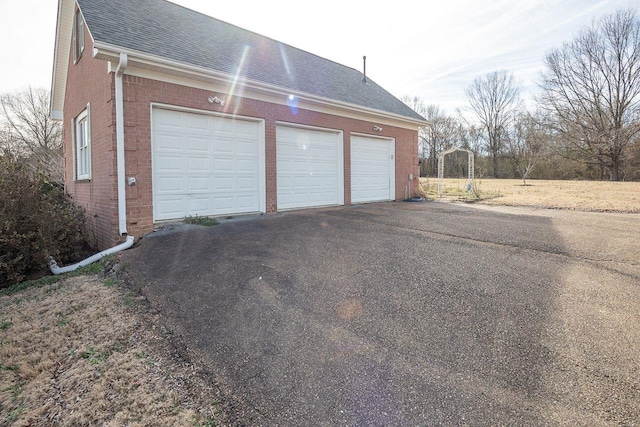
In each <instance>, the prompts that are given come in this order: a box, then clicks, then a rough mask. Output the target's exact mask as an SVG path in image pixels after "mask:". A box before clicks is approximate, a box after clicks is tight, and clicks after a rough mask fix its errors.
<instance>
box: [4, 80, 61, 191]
mask: <svg viewBox="0 0 640 427" xmlns="http://www.w3.org/2000/svg"><path fill="white" fill-rule="evenodd" d="M0 149H1V151H3V152H8V153H11V154H12V155H14V156H16V157H19V158H22V159H23V160H25V161H26V162H27V163H28V164H29V165H30V166H31V167H33V168H34V169H35V170H37V171H39V172H43V173H44V174H45V175H46V176H47V178H48V179H50V180H51V181H54V182H58V183H62V181H63V169H62V125H61V123H60V122H58V121H54V120H52V119H51V118H50V117H49V92H48V91H47V90H45V89H33V88H31V87H29V88H27V89H26V90H24V91H21V92H17V93H13V94H4V95H2V96H0Z"/></svg>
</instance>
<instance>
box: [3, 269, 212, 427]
mask: <svg viewBox="0 0 640 427" xmlns="http://www.w3.org/2000/svg"><path fill="white" fill-rule="evenodd" d="M3 293H4V294H3V295H0V425H12V426H36V425H37V426H45V425H47V426H48V425H63V426H70V425H107V426H120V425H130V426H173V425H188V426H204V425H206V426H210V425H217V424H218V423H219V421H220V419H221V418H222V415H221V413H220V409H221V408H220V407H219V403H218V400H217V398H216V396H217V393H216V390H214V389H213V387H212V386H211V385H210V384H207V382H206V381H204V380H203V379H202V378H204V376H203V375H199V374H198V371H197V369H196V368H195V367H194V366H192V365H190V364H187V363H186V362H184V361H182V362H178V361H177V359H176V358H175V357H172V356H171V354H172V350H171V348H170V345H169V344H168V343H169V342H170V340H168V339H167V336H166V334H165V333H163V332H162V330H161V326H160V325H161V324H162V322H161V321H158V319H157V318H156V319H152V318H149V316H150V315H149V314H144V310H142V313H141V310H140V309H139V308H140V307H136V305H137V304H138V302H137V301H136V299H135V297H134V296H133V295H132V294H131V293H130V292H127V291H124V290H122V289H119V288H118V287H117V286H116V284H115V280H113V279H102V280H101V279H99V278H98V277H97V276H95V275H93V276H86V275H85V276H78V277H71V278H67V279H64V280H62V281H59V282H57V283H54V284H49V285H46V286H42V287H39V286H31V287H29V288H27V289H24V290H21V291H19V292H15V293H13V292H6V291H5V292H3ZM204 398H206V400H202V399H204Z"/></svg>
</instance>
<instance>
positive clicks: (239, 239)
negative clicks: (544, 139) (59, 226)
mask: <svg viewBox="0 0 640 427" xmlns="http://www.w3.org/2000/svg"><path fill="white" fill-rule="evenodd" d="M170 228H173V230H170ZM570 255H571V254H570V253H569V251H568V250H567V248H566V245H565V244H564V243H563V240H562V238H561V237H560V236H559V235H558V233H557V232H556V230H555V229H554V226H553V224H552V220H551V219H550V218H545V217H541V216H533V215H508V214H504V213H495V212H491V211H486V210H476V209H471V208H468V207H465V206H457V205H451V204H441V203H429V204H402V203H385V204H372V205H360V206H354V207H342V208H327V209H317V210H307V211H297V212H288V213H284V214H278V215H273V216H267V217H262V218H258V219H250V220H238V221H229V222H224V223H222V224H220V225H218V226H215V227H209V228H207V227H197V226H183V225H178V226H169V227H166V229H165V230H163V231H160V232H157V233H155V234H154V235H152V236H149V237H146V238H145V239H144V240H143V241H142V244H141V245H140V246H139V247H137V248H135V249H133V250H130V251H127V252H126V253H125V254H123V256H124V257H125V259H126V260H127V262H128V265H129V266H128V270H129V272H130V274H132V275H133V278H134V280H136V281H137V282H138V283H140V284H142V285H143V292H144V294H145V295H146V296H147V297H148V299H149V300H150V301H151V304H152V306H153V307H154V308H156V309H158V310H159V311H160V312H162V313H163V314H164V315H165V316H166V317H167V319H168V320H167V322H168V325H169V327H170V328H172V329H173V330H174V331H175V332H176V333H179V334H180V335H181V336H182V337H183V339H184V342H185V344H186V346H187V348H188V349H189V351H190V352H191V353H192V354H193V355H195V356H194V357H196V358H197V362H199V363H201V364H204V365H206V366H207V367H208V368H209V369H210V371H211V372H213V373H215V375H216V376H217V379H218V380H219V381H221V382H222V383H224V384H226V385H227V386H228V387H229V388H230V389H231V390H232V391H233V393H234V399H238V400H239V402H241V405H242V407H243V409H242V415H241V419H240V420H239V422H240V423H241V422H244V423H249V424H268V425H273V424H281V425H307V424H326V425H335V424H348V425H418V424H420V425H424V424H431V425H438V424H449V425H454V424H455V425H458V424H472V425H477V424H491V425H496V424H520V425H522V424H528V425H530V424H549V423H552V424H555V423H570V424H571V423H574V422H575V423H576V424H584V423H587V424H592V423H593V422H595V423H596V424H599V423H602V422H604V418H603V416H602V415H601V414H599V413H596V412H594V410H593V409H592V408H590V407H581V406H580V405H579V404H574V403H573V401H571V402H569V403H566V402H564V403H563V395H564V393H565V392H566V390H567V389H570V388H571V384H556V383H553V384H549V383H548V381H551V382H553V381H554V378H559V377H558V376H557V375H553V372H554V370H555V369H559V366H561V365H560V364H559V363H558V358H559V357H561V355H560V354H559V351H558V350H557V348H559V347H561V345H562V343H559V342H558V340H559V339H560V338H559V337H560V335H561V334H559V333H557V331H556V329H555V326H554V323H555V322H557V321H558V316H557V312H558V310H560V307H558V301H559V296H560V295H559V294H560V293H561V292H562V289H563V288H562V283H563V272H564V271H566V269H567V266H568V265H569V264H571V263H573V262H574V260H573V259H572V258H571V256H570ZM562 357H564V356H562ZM562 366H564V364H562ZM550 373H551V374H550ZM564 380H565V379H564V378H563V381H564ZM605 386H606V384H603V387H605ZM622 409H623V410H622V412H623V415H624V416H628V415H629V413H628V412H629V411H628V410H627V413H624V408H622ZM632 410H633V411H637V407H635V408H632ZM634 414H635V415H637V412H633V413H632V414H631V415H634ZM605 418H606V417H605ZM612 420H615V418H612V419H608V421H612ZM618 421H620V419H618Z"/></svg>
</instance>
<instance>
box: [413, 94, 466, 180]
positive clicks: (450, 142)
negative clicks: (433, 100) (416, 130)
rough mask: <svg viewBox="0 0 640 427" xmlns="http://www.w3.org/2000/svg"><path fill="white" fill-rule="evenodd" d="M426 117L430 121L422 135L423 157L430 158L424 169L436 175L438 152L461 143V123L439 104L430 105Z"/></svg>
mask: <svg viewBox="0 0 640 427" xmlns="http://www.w3.org/2000/svg"><path fill="white" fill-rule="evenodd" d="M424 117H425V118H426V119H427V122H428V124H427V126H425V129H424V132H423V133H422V135H421V142H422V150H423V158H424V159H427V160H428V163H427V165H426V168H424V169H425V170H426V171H427V172H429V173H431V174H434V175H435V174H436V173H437V171H438V153H440V152H441V151H444V150H447V149H449V148H451V147H453V146H454V145H459V144H460V143H461V141H460V140H459V136H460V135H459V123H458V121H457V120H456V118H455V117H452V116H449V115H447V114H446V113H445V112H444V111H443V110H441V109H440V107H439V106H437V105H428V106H427V107H426V111H425V114H424Z"/></svg>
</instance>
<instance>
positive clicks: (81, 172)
mask: <svg viewBox="0 0 640 427" xmlns="http://www.w3.org/2000/svg"><path fill="white" fill-rule="evenodd" d="M74 139H75V141H74V147H75V157H76V174H75V175H76V179H77V180H81V179H91V126H90V125H89V106H87V108H86V109H85V110H84V111H83V112H82V113H80V114H79V115H78V117H76V118H75V120H74Z"/></svg>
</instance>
